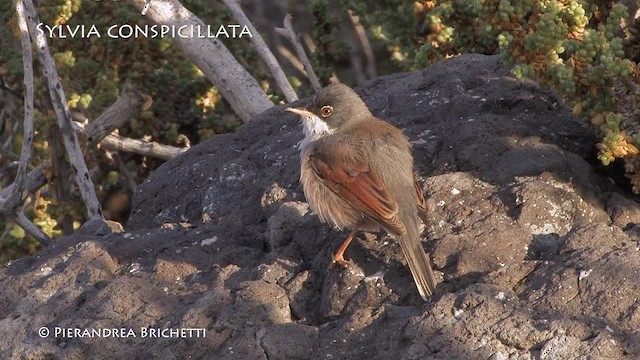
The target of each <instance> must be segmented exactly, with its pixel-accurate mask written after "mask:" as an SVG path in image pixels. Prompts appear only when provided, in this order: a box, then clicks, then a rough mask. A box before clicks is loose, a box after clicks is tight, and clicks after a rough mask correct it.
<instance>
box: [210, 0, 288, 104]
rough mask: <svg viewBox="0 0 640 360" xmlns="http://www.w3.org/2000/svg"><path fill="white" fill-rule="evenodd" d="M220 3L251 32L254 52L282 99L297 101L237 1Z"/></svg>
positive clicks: (267, 48) (285, 76) (278, 65)
mask: <svg viewBox="0 0 640 360" xmlns="http://www.w3.org/2000/svg"><path fill="white" fill-rule="evenodd" d="M222 1H223V2H224V4H225V5H227V7H228V8H229V10H231V13H232V14H233V17H235V18H236V20H237V21H238V24H240V25H242V26H246V27H247V28H248V29H249V31H250V32H251V34H253V37H252V38H251V40H252V41H253V44H254V45H255V47H256V52H257V53H258V55H260V57H261V58H262V61H264V63H265V64H266V65H267V67H268V68H269V71H270V72H271V75H273V78H274V79H275V80H276V84H278V87H279V88H280V90H282V92H283V93H284V97H285V98H287V101H288V102H293V101H296V100H298V95H297V94H296V91H295V90H293V87H292V86H291V84H290V83H289V80H288V79H287V75H285V73H284V71H283V70H282V67H280V64H279V63H278V60H277V59H276V57H275V56H273V53H272V52H271V50H269V46H267V43H266V42H265V41H264V39H263V38H262V35H260V33H259V32H258V31H257V30H256V28H255V27H254V26H253V24H252V23H251V21H250V20H249V18H248V17H247V15H246V14H245V13H244V11H242V7H241V6H240V4H239V3H238V1H237V0H222Z"/></svg>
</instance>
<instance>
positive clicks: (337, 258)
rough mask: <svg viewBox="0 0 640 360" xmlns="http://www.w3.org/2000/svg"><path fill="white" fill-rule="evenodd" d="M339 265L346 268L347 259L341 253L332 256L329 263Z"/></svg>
mask: <svg viewBox="0 0 640 360" xmlns="http://www.w3.org/2000/svg"><path fill="white" fill-rule="evenodd" d="M336 264H338V265H340V266H342V267H343V268H347V260H345V259H344V256H342V254H335V255H334V256H333V262H332V263H331V265H336Z"/></svg>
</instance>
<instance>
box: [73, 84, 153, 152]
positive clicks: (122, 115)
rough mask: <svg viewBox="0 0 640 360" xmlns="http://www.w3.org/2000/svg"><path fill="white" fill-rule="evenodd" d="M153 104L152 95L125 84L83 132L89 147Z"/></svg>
mask: <svg viewBox="0 0 640 360" xmlns="http://www.w3.org/2000/svg"><path fill="white" fill-rule="evenodd" d="M149 106H151V97H150V96H149V95H146V94H144V93H142V92H141V91H139V90H137V89H136V88H135V87H134V86H133V85H132V84H130V83H127V84H125V86H124V88H123V90H122V94H120V96H119V97H118V99H117V100H116V101H115V102H114V103H113V104H111V106H109V107H108V108H107V109H106V110H104V111H103V112H102V114H100V116H98V118H97V119H95V120H93V121H91V122H90V123H89V125H88V126H87V127H86V128H85V129H84V131H83V133H84V135H85V136H86V137H87V141H88V142H89V144H88V145H89V147H93V146H95V145H96V144H98V143H99V142H100V141H101V140H102V139H104V138H105V137H106V136H107V135H109V134H111V133H112V132H113V131H114V130H115V129H117V128H119V127H120V126H122V125H124V124H125V123H126V122H127V121H129V120H130V119H131V118H134V117H136V116H138V115H139V114H140V112H142V110H146V109H148V108H149Z"/></svg>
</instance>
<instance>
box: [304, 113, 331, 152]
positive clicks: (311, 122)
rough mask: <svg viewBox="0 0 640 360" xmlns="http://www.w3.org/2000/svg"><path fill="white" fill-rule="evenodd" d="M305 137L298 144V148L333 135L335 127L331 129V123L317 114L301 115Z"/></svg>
mask: <svg viewBox="0 0 640 360" xmlns="http://www.w3.org/2000/svg"><path fill="white" fill-rule="evenodd" d="M301 118H302V127H303V131H304V139H302V141H300V143H299V144H298V149H303V148H304V147H305V146H307V144H309V143H311V142H313V141H316V140H318V139H320V138H322V137H324V136H327V135H331V134H333V132H334V131H335V129H329V125H327V123H326V122H324V121H322V120H321V119H320V118H319V117H317V116H301Z"/></svg>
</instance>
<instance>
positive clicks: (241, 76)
mask: <svg viewBox="0 0 640 360" xmlns="http://www.w3.org/2000/svg"><path fill="white" fill-rule="evenodd" d="M129 2H131V3H132V4H133V5H135V6H136V8H138V9H139V10H142V9H143V8H144V6H145V4H146V3H147V1H146V0H129ZM146 17H147V18H149V19H151V20H152V21H153V22H155V23H157V24H164V25H169V26H175V27H176V28H179V27H181V26H185V27H187V28H193V29H201V31H202V32H203V33H204V34H206V33H207V26H206V25H205V24H204V23H203V22H202V20H200V19H199V18H198V17H197V16H195V15H194V14H193V13H192V12H190V11H189V10H187V9H186V8H185V7H184V6H182V4H180V2H179V1H178V0H153V1H152V2H150V4H149V7H148V11H147V14H146ZM196 31H197V30H196ZM212 31H213V32H216V31H217V28H215V29H212ZM196 35H197V34H196ZM173 41H174V43H175V44H177V45H178V46H179V47H180V48H181V49H182V51H183V52H184V54H185V55H186V56H187V57H188V58H189V59H190V60H191V61H193V62H194V63H195V64H196V65H197V66H198V67H199V68H200V70H202V72H203V73H204V74H205V76H206V77H207V78H208V79H209V81H211V82H212V83H213V84H214V85H215V86H216V87H217V88H218V90H220V93H221V94H222V96H223V97H224V98H225V100H227V101H228V102H229V104H230V105H231V108H232V109H233V111H235V113H236V114H237V115H238V116H239V117H240V119H242V120H243V121H244V122H248V121H249V120H251V118H252V117H253V116H254V115H256V114H257V113H260V112H262V111H264V110H266V109H268V108H270V107H272V106H273V103H272V102H271V101H270V100H269V98H268V97H267V95H266V94H265V93H264V91H262V88H260V84H258V81H257V80H256V79H255V78H254V77H253V76H251V74H249V73H248V72H247V70H245V69H244V68H243V67H242V65H240V63H238V61H237V60H236V59H235V58H234V57H233V55H232V54H231V52H229V50H228V49H227V48H226V47H225V46H224V44H223V43H222V41H220V40H218V39H215V38H214V39H211V38H207V37H200V36H192V37H189V38H186V37H181V36H177V37H176V38H174V39H173Z"/></svg>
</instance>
